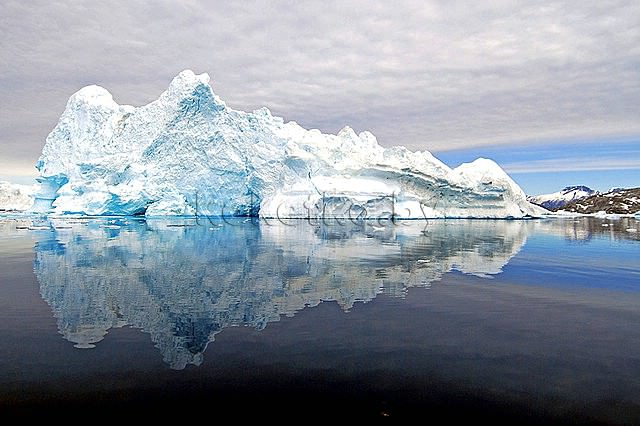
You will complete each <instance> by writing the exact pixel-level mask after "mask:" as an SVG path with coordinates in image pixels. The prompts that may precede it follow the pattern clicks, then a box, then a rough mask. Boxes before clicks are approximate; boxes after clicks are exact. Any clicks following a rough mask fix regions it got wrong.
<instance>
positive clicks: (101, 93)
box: [69, 84, 117, 107]
mask: <svg viewBox="0 0 640 426" xmlns="http://www.w3.org/2000/svg"><path fill="white" fill-rule="evenodd" d="M69 102H71V103H75V104H88V105H93V106H109V107H112V106H114V105H115V106H117V104H116V102H115V101H114V100H113V96H112V95H111V93H110V92H109V91H108V90H107V89H105V88H104V87H102V86H97V85H95V84H92V85H89V86H85V87H83V88H82V89H80V90H78V91H77V92H76V93H74V94H73V95H72V96H71V98H70V99H69Z"/></svg>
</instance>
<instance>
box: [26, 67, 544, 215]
mask: <svg viewBox="0 0 640 426" xmlns="http://www.w3.org/2000/svg"><path fill="white" fill-rule="evenodd" d="M36 167H37V168H38V170H39V171H40V177H39V178H38V181H39V183H40V188H41V189H40V192H39V193H38V194H37V195H36V199H35V202H34V206H33V210H34V211H37V212H46V213H55V214H67V213H73V214H87V215H146V216H165V215H212V216H260V217H264V218H310V217H313V218H318V217H330V218H352V219H364V218H381V217H388V218H432V217H465V218H466V217H486V218H504V217H514V218H519V217H526V216H537V215H541V214H545V210H543V209H541V208H539V207H538V206H535V205H533V204H531V203H529V202H528V201H527V199H526V195H525V193H524V192H523V191H522V189H521V188H520V187H519V186H518V185H517V184H516V183H515V182H514V181H513V180H512V179H511V178H510V177H509V176H508V175H507V174H506V173H505V172H504V171H503V170H502V169H501V168H500V167H499V166H498V165H497V164H496V163H495V162H493V161H491V160H488V159H483V158H480V159H477V160H476V161H473V162H471V163H467V164H462V165H461V166H459V167H457V168H455V169H451V168H449V167H448V166H447V165H445V164H443V163H442V162H440V161H439V160H437V159H436V158H435V157H434V156H433V155H431V153H429V152H427V151H420V152H412V151H409V150H408V149H406V148H405V147H402V146H396V147H392V148H386V149H385V148H383V147H382V146H381V145H379V144H378V142H377V140H376V138H375V137H374V136H373V135H372V134H371V133H370V132H367V131H364V132H361V133H359V134H356V132H354V130H353V129H351V128H350V127H345V128H343V129H342V130H341V131H340V132H338V134H336V135H331V134H323V133H321V132H320V131H319V130H316V129H312V130H307V129H304V128H303V127H301V126H300V125H298V124H297V123H295V122H292V121H290V122H285V121H284V120H283V119H282V118H280V117H275V116H273V115H272V114H271V112H270V111H269V110H268V109H267V108H261V109H258V110H256V111H253V112H243V111H238V110H234V109H232V108H230V107H228V106H226V105H225V103H224V102H223V101H222V100H221V99H220V98H219V97H218V96H217V95H215V94H214V93H213V91H212V89H211V87H210V85H209V76H208V75H207V74H199V75H196V74H194V73H193V72H192V71H190V70H185V71H183V72H181V73H180V74H178V75H177V76H176V77H175V78H174V79H173V81H172V82H171V84H170V86H169V88H168V89H167V90H166V91H165V92H164V93H162V94H161V95H160V97H159V98H158V99H157V100H156V101H153V102H151V103H149V104H147V105H144V106H141V107H137V108H136V107H133V106H129V105H118V104H117V103H116V102H115V101H114V100H113V98H112V96H111V94H110V93H109V92H108V91H107V90H105V89H104V88H102V87H99V86H95V85H93V86H87V87H84V88H82V89H80V90H79V91H78V92H76V93H75V94H73V95H72V96H71V98H70V99H69V101H68V103H67V106H66V109H65V111H64V113H63V114H62V116H61V118H60V120H59V122H58V124H57V125H56V126H55V128H54V129H53V131H52V132H51V133H50V134H49V136H48V137H47V140H46V143H45V146H44V148H43V151H42V155H41V157H40V159H39V160H38V163H37V165H36Z"/></svg>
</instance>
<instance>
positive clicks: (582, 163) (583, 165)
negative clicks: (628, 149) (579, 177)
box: [502, 156, 640, 173]
mask: <svg viewBox="0 0 640 426" xmlns="http://www.w3.org/2000/svg"><path fill="white" fill-rule="evenodd" d="M502 167H503V168H504V170H505V171H506V172H507V173H549V172H578V171H596V170H640V158H630V159H625V158H618V157H613V156H611V157H597V158H594V157H591V156H583V157H572V158H561V159H548V160H531V161H522V162H512V163H503V164H502Z"/></svg>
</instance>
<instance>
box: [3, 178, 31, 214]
mask: <svg viewBox="0 0 640 426" xmlns="http://www.w3.org/2000/svg"><path fill="white" fill-rule="evenodd" d="M37 189H38V187H37V185H36V184H34V185H20V184H16V183H11V182H6V181H0V211H10V212H22V211H25V210H29V209H30V208H31V206H32V205H33V200H34V193H35V192H36V191H37Z"/></svg>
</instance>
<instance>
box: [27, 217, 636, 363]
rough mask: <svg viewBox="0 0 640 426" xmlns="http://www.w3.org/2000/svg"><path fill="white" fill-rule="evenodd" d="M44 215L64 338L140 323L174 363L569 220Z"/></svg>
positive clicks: (46, 272) (493, 257)
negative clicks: (239, 331) (229, 336)
mask: <svg viewBox="0 0 640 426" xmlns="http://www.w3.org/2000/svg"><path fill="white" fill-rule="evenodd" d="M45 222H46V223H40V224H38V225H39V226H45V227H47V226H48V227H50V229H51V231H50V232H44V231H38V233H37V234H36V238H37V240H38V241H37V243H36V245H35V252H36V258H35V262H34V269H35V273H36V276H37V279H38V281H39V283H40V293H41V295H42V297H43V298H44V300H45V301H46V302H47V303H48V304H49V305H50V306H51V307H52V310H53V312H54V316H55V317H56V318H57V321H58V327H59V330H60V332H61V333H62V334H63V335H64V337H65V338H66V339H67V340H69V341H71V342H73V343H74V344H75V346H76V347H79V348H91V347H93V346H94V345H95V344H96V343H97V342H99V341H101V340H102V339H103V338H104V336H105V335H106V334H107V332H108V330H109V329H110V328H113V327H122V326H125V325H128V326H132V327H136V328H140V329H142V330H144V331H145V332H146V333H149V334H150V336H151V339H152V341H153V342H154V343H155V345H156V347H157V348H158V349H159V350H160V352H161V353H162V356H163V359H164V361H165V362H166V363H168V364H169V365H170V367H171V368H173V369H183V368H184V367H185V366H186V365H188V364H194V365H200V364H201V363H202V360H203V354H204V352H205V349H206V348H207V345H208V344H209V342H211V341H213V340H214V336H215V335H216V334H217V333H219V332H220V331H222V330H223V329H224V328H226V327H231V326H251V327H255V328H257V329H262V328H264V327H265V326H266V325H267V324H268V323H270V322H273V321H278V320H279V319H280V317H281V316H283V315H287V316H293V315H295V313H296V312H297V311H299V310H301V309H304V308H305V307H309V306H315V305H317V304H319V303H321V302H323V301H335V302H337V303H338V304H339V305H340V306H341V307H342V308H343V309H344V310H345V311H348V310H349V309H350V308H351V307H352V306H353V304H354V303H356V302H367V301H370V300H372V299H374V298H375V297H376V296H377V295H378V294H380V293H385V294H389V295H392V296H397V297H402V296H403V295H404V294H405V292H406V290H407V288H409V287H413V286H429V285H430V284H431V283H433V282H434V281H437V280H439V279H440V278H441V277H442V276H443V274H445V273H447V272H449V271H452V270H457V271H460V272H463V273H466V274H474V275H478V276H491V275H492V274H498V273H500V272H501V270H502V268H503V267H504V265H506V264H507V262H509V260H510V258H511V257H513V256H514V255H515V254H516V253H518V251H519V250H520V249H521V248H522V247H523V245H524V244H525V242H526V240H527V236H528V235H530V233H531V232H533V231H534V230H540V229H546V232H552V233H556V234H557V233H563V232H568V231H567V229H568V228H567V226H569V225H568V224H567V222H563V223H561V224H558V223H557V222H553V221H551V222H545V221H542V222H541V221H533V220H515V221H507V220H487V221H484V220H450V221H449V220H437V221H430V222H425V221H405V222H398V223H396V224H391V223H383V224H380V223H374V222H371V223H361V224H355V223H351V222H342V223H335V222H334V223H322V222H320V223H309V222H307V221H298V222H295V223H294V224H293V226H291V225H292V224H291V223H287V224H283V223H279V222H275V221H274V222H269V223H268V224H267V223H264V222H255V221H247V220H244V219H238V220H233V221H221V222H219V223H218V222H215V223H214V222H207V221H198V222H196V221H195V220H192V219H177V220H174V221H169V220H165V219H163V220H152V219H149V220H135V219H133V218H120V219H115V218H112V219H51V220H47V221H45ZM570 226H573V222H571V224H570ZM589 226H592V225H589ZM624 226H630V225H628V224H627V225H624ZM583 228H584V227H583ZM604 230H606V232H609V230H608V229H607V228H605V227H596V228H594V230H593V232H600V233H602V232H605V231H604ZM582 231H584V232H587V233H588V232H591V231H590V230H589V229H586V230H585V229H582V230H581V232H582Z"/></svg>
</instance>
